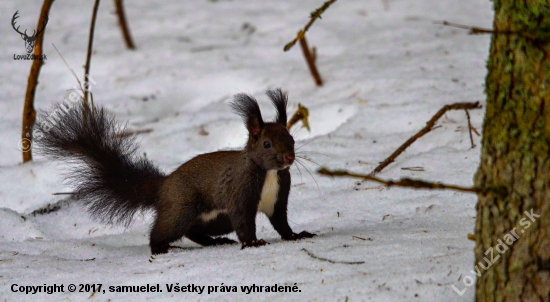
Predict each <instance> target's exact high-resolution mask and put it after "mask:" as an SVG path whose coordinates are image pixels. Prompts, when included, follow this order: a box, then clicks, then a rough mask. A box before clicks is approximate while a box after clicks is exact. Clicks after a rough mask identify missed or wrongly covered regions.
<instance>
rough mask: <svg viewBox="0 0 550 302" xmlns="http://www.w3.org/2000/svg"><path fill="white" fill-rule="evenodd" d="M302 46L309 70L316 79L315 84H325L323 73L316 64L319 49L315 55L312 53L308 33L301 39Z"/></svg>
mask: <svg viewBox="0 0 550 302" xmlns="http://www.w3.org/2000/svg"><path fill="white" fill-rule="evenodd" d="M300 46H301V47H302V53H303V54H304V57H305V58H306V62H307V66H308V67H309V71H310V72H311V75H312V76H313V80H315V84H317V86H323V80H322V79H321V75H319V71H318V70H317V66H315V57H316V56H317V51H315V52H314V53H315V55H314V54H312V52H311V51H310V49H309V46H308V45H307V40H306V35H304V36H303V37H302V38H301V39H300Z"/></svg>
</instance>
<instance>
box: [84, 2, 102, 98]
mask: <svg viewBox="0 0 550 302" xmlns="http://www.w3.org/2000/svg"><path fill="white" fill-rule="evenodd" d="M98 7H99V0H95V3H94V10H93V12H92V21H91V24H90V33H89V35H88V52H87V54H86V66H85V67H84V80H85V83H86V85H87V87H83V90H84V106H85V107H88V94H89V91H88V90H90V87H89V85H88V84H87V82H86V79H87V77H89V76H90V61H91V60H92V45H93V41H94V29H95V20H96V17H97V8H98Z"/></svg>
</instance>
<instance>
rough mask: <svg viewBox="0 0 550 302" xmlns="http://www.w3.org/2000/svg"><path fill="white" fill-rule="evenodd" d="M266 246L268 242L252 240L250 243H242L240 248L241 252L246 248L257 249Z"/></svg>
mask: <svg viewBox="0 0 550 302" xmlns="http://www.w3.org/2000/svg"><path fill="white" fill-rule="evenodd" d="M266 244H269V242H266V241H265V240H263V239H258V240H252V241H249V242H243V243H242V246H241V250H242V249H244V248H247V247H258V246H262V245H266Z"/></svg>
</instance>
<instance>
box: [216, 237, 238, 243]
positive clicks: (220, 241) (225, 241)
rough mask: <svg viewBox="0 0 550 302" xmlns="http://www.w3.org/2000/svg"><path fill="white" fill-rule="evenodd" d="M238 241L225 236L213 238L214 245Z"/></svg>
mask: <svg viewBox="0 0 550 302" xmlns="http://www.w3.org/2000/svg"><path fill="white" fill-rule="evenodd" d="M237 243H238V242H237V241H235V240H232V239H229V238H227V237H217V238H214V245H224V244H237Z"/></svg>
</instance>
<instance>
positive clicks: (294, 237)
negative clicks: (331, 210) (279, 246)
mask: <svg viewBox="0 0 550 302" xmlns="http://www.w3.org/2000/svg"><path fill="white" fill-rule="evenodd" d="M315 236H317V235H316V234H311V233H310V232H306V231H302V232H301V233H299V234H296V233H292V235H290V237H287V238H283V240H300V239H304V238H312V237H315Z"/></svg>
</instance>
